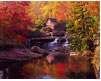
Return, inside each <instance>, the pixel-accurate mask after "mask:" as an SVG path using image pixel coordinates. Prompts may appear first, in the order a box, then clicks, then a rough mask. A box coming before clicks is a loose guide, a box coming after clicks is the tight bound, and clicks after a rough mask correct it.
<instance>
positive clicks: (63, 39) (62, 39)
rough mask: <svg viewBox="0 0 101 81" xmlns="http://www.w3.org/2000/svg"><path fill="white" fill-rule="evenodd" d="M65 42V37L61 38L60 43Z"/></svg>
mask: <svg viewBox="0 0 101 81" xmlns="http://www.w3.org/2000/svg"><path fill="white" fill-rule="evenodd" d="M65 41H66V39H65V38H64V37H61V38H59V39H58V42H59V43H63V42H65Z"/></svg>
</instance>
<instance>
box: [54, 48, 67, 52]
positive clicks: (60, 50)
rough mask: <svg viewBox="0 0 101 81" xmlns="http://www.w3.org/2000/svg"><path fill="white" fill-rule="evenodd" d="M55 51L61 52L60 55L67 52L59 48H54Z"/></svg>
mask: <svg viewBox="0 0 101 81" xmlns="http://www.w3.org/2000/svg"><path fill="white" fill-rule="evenodd" d="M54 50H55V51H59V52H62V53H65V52H68V51H67V49H66V48H63V47H59V48H54Z"/></svg>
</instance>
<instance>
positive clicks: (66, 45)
mask: <svg viewBox="0 0 101 81" xmlns="http://www.w3.org/2000/svg"><path fill="white" fill-rule="evenodd" d="M65 39H66V41H65V42H64V43H63V45H62V46H63V47H66V48H67V47H68V39H67V36H65Z"/></svg>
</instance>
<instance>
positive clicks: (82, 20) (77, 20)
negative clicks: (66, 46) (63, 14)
mask: <svg viewBox="0 0 101 81" xmlns="http://www.w3.org/2000/svg"><path fill="white" fill-rule="evenodd" d="M90 3H91V2H82V1H81V2H74V3H73V4H74V5H75V6H74V8H75V9H74V11H73V15H74V18H72V19H69V20H68V22H67V30H66V32H67V34H69V39H70V41H69V42H70V47H71V48H72V49H73V50H74V51H79V52H82V51H83V50H87V49H89V50H90V51H93V50H94V47H93V41H94V40H95V39H96V37H97V36H98V34H97V33H96V32H97V27H98V24H99V20H98V18H97V17H99V15H98V13H99V2H97V3H98V4H97V7H95V10H97V11H95V13H92V14H91V13H90V12H94V11H93V9H92V6H91V5H90ZM94 4H95V5H96V2H92V5H93V6H94ZM96 13H97V16H96Z"/></svg>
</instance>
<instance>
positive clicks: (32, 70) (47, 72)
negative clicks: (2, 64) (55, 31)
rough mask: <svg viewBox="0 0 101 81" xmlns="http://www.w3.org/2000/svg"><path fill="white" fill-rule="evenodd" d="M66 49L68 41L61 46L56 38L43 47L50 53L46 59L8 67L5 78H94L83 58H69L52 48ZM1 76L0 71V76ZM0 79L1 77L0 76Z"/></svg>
mask: <svg viewBox="0 0 101 81" xmlns="http://www.w3.org/2000/svg"><path fill="white" fill-rule="evenodd" d="M58 47H61V48H64V47H66V49H67V47H68V40H67V39H66V41H65V42H64V43H62V44H59V43H58V38H56V39H55V40H54V41H52V42H50V43H47V44H45V45H43V48H45V49H47V50H48V49H49V52H50V53H51V54H50V55H48V56H47V57H44V58H41V59H38V60H32V61H28V62H23V63H22V62H18V63H15V64H13V65H11V66H10V67H8V69H7V72H8V76H7V78H13V79H15V78H16V79H90V78H95V74H94V71H93V68H92V67H91V66H90V64H89V61H88V60H87V59H86V58H85V57H71V56H69V55H68V54H67V53H62V52H57V51H55V50H54V48H58ZM1 74H3V72H2V71H0V75H1ZM0 77H1V76H0Z"/></svg>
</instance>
